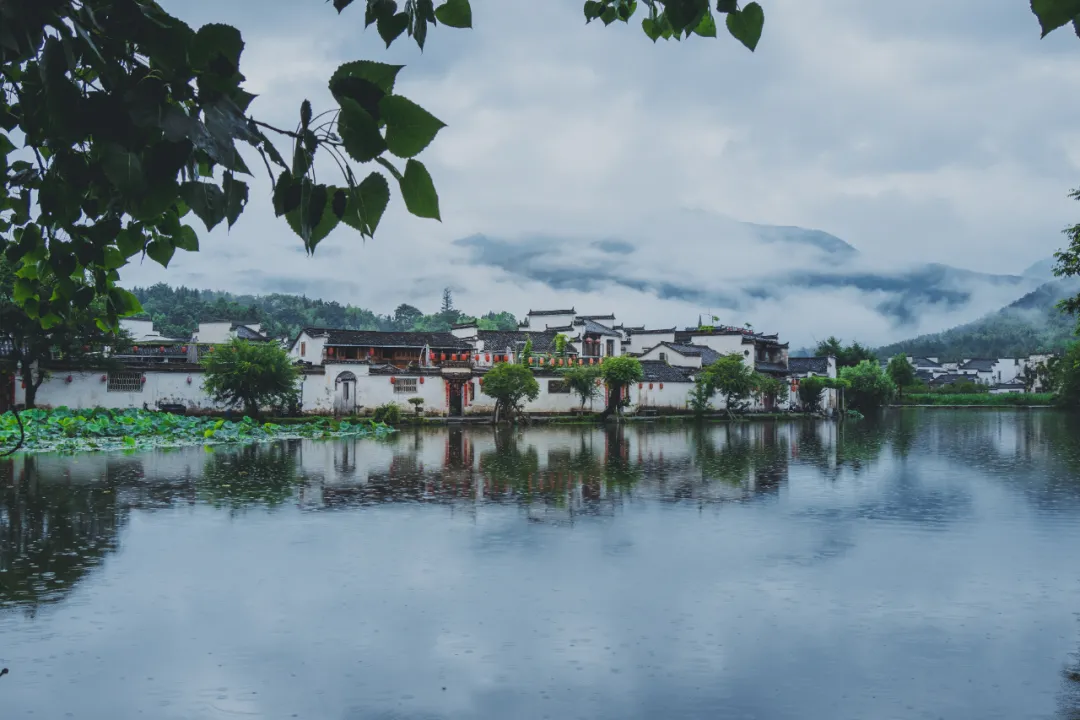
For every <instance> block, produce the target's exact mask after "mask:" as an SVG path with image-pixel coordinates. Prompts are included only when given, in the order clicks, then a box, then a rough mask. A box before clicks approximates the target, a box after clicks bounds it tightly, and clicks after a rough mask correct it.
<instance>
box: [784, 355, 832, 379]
mask: <svg viewBox="0 0 1080 720" xmlns="http://www.w3.org/2000/svg"><path fill="white" fill-rule="evenodd" d="M788 371H789V372H791V373H794V374H799V375H801V374H804V373H816V374H818V375H827V374H828V373H829V358H827V357H793V358H788Z"/></svg>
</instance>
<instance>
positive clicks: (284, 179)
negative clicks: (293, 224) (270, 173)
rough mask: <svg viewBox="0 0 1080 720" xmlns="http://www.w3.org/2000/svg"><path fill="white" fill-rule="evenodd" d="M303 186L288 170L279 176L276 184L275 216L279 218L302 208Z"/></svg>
mask: <svg viewBox="0 0 1080 720" xmlns="http://www.w3.org/2000/svg"><path fill="white" fill-rule="evenodd" d="M301 188H302V185H301V183H300V181H299V180H296V179H295V178H293V176H292V173H290V172H289V171H288V170H286V171H284V172H283V173H281V175H279V176H278V179H277V182H276V183H274V214H275V215H277V216H278V217H281V216H282V215H285V214H286V213H289V212H292V211H293V210H295V209H296V208H298V207H300V193H301Z"/></svg>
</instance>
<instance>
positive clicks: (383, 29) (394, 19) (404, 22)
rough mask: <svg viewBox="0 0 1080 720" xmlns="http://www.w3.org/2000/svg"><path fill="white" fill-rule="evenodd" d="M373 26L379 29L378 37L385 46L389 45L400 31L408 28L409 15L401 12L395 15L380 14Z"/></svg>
mask: <svg viewBox="0 0 1080 720" xmlns="http://www.w3.org/2000/svg"><path fill="white" fill-rule="evenodd" d="M375 27H376V29H377V30H378V31H379V37H381V38H382V39H383V42H385V43H386V47H390V45H391V44H392V43H393V42H394V41H395V40H397V39H398V37H400V35H401V33H403V32H405V30H407V29H408V27H409V16H408V14H407V13H403V12H401V13H397V14H395V15H380V16H379V19H378V21H377V22H376V23H375Z"/></svg>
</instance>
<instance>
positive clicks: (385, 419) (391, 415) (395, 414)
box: [372, 402, 401, 425]
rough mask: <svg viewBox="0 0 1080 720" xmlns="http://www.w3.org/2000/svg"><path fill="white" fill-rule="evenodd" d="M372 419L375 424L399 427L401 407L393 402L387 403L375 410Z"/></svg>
mask: <svg viewBox="0 0 1080 720" xmlns="http://www.w3.org/2000/svg"><path fill="white" fill-rule="evenodd" d="M372 418H373V419H374V420H375V422H377V423H386V424H387V425H399V424H400V423H401V406H400V405H398V404H397V403H395V402H388V403H385V404H383V405H380V406H378V407H377V408H375V412H374V414H373V415H372Z"/></svg>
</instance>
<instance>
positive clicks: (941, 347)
mask: <svg viewBox="0 0 1080 720" xmlns="http://www.w3.org/2000/svg"><path fill="white" fill-rule="evenodd" d="M1078 292H1080V279H1076V278H1070V279H1068V280H1054V281H1051V282H1048V283H1044V284H1043V285H1040V286H1039V287H1037V288H1035V290H1033V291H1032V292H1029V293H1028V294H1027V295H1024V296H1023V297H1022V298H1020V299H1019V300H1016V301H1015V302H1013V303H1010V304H1009V305H1006V306H1005V307H1003V308H1001V309H1000V310H997V311H996V312H993V313H990V314H989V315H986V316H984V317H982V318H980V319H978V320H976V321H975V322H971V323H967V324H965V325H960V326H958V327H955V328H952V329H950V330H945V331H943V332H940V333H933V334H929V335H920V336H919V337H916V338H912V339H910V340H903V341H901V342H897V343H892V344H890V345H885V346H882V347H880V348H878V350H877V354H878V357H881V358H888V357H892V356H893V355H896V354H899V353H904V354H907V355H914V356H918V357H925V356H930V357H937V358H939V359H941V360H958V359H961V358H973V357H983V358H1001V357H1023V356H1026V355H1030V354H1032V353H1045V352H1060V351H1061V350H1063V349H1064V348H1065V347H1066V346H1067V345H1069V344H1070V343H1072V342H1075V341H1076V340H1077V337H1076V336H1075V335H1074V332H1075V331H1076V329H1077V319H1076V318H1075V317H1072V316H1070V315H1067V314H1065V313H1063V312H1061V311H1059V310H1058V309H1057V308H1056V307H1055V305H1056V304H1057V303H1058V301H1060V300H1062V299H1064V298H1066V297H1070V296H1072V295H1075V294H1077V293H1078Z"/></svg>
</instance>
